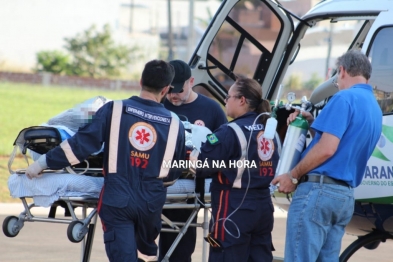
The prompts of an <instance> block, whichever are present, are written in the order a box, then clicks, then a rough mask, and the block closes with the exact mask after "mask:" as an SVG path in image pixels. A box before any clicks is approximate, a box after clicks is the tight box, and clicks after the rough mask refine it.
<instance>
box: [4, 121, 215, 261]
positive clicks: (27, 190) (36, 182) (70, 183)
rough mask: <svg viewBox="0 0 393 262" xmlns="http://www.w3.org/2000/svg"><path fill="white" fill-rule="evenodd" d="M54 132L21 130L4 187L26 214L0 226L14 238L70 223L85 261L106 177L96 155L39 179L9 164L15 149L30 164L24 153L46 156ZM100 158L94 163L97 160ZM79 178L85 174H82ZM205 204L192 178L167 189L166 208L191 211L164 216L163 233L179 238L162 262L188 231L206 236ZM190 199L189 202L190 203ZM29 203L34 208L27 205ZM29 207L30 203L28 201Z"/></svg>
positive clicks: (207, 183)
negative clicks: (43, 212)
mask: <svg viewBox="0 0 393 262" xmlns="http://www.w3.org/2000/svg"><path fill="white" fill-rule="evenodd" d="M60 132H61V131H59V129H58V128H55V127H48V126H45V127H42V126H37V127H30V128H26V129H23V130H22V131H21V132H20V133H19V135H18V137H17V139H16V140H15V143H14V151H13V153H12V154H11V157H10V160H9V163H8V169H9V172H10V174H11V175H10V177H9V179H8V187H9V189H10V193H11V196H12V197H15V198H20V199H21V201H22V204H23V206H24V211H23V212H21V213H20V214H19V216H8V217H7V218H6V219H5V220H4V222H3V232H4V234H5V235H6V236H8V237H15V236H17V235H18V233H19V231H20V230H21V229H22V227H23V225H24V223H25V222H48V223H63V224H69V225H68V229H67V237H68V239H69V240H70V241H71V242H74V243H79V242H82V243H81V252H82V253H81V261H89V259H90V253H91V249H92V243H93V239H94V231H95V225H96V221H97V203H98V197H99V194H100V191H101V188H102V186H103V183H104V178H103V177H102V175H101V171H102V169H101V168H98V167H96V166H95V164H94V162H95V161H98V162H100V160H99V159H98V158H99V157H100V155H96V156H92V157H91V158H90V159H87V161H86V162H87V164H82V165H81V166H76V167H69V168H67V169H66V170H57V171H56V170H45V172H44V173H43V175H42V177H40V178H37V179H32V180H30V179H28V178H27V177H26V176H25V173H24V171H25V170H24V169H18V170H13V168H12V165H13V162H14V158H15V156H16V155H17V153H18V150H19V151H21V152H22V155H23V156H24V157H25V158H26V161H27V162H28V157H27V154H26V153H27V152H28V151H30V152H31V153H32V154H33V155H34V154H37V153H38V154H43V153H46V152H47V151H48V150H50V149H51V148H53V147H55V146H57V145H58V144H60V143H61V142H62V137H61V134H60ZM97 159H98V160H97ZM81 173H83V174H81ZM209 187H210V180H209V179H206V181H205V186H204V188H206V189H207V190H206V191H208V189H209ZM204 195H205V196H204V201H205V203H202V202H201V201H200V200H199V197H200V194H199V193H196V192H195V181H194V180H193V179H189V178H187V179H178V180H177V181H176V182H175V183H173V184H172V185H169V186H168V187H167V200H166V203H165V205H164V209H184V208H185V209H192V210H193V212H192V214H191V215H190V217H189V218H188V220H187V221H186V222H185V223H184V222H176V221H171V220H169V219H168V218H167V217H165V216H164V215H162V223H163V225H167V226H168V227H166V228H163V231H165V232H173V233H177V238H176V240H175V241H174V243H173V245H172V246H171V248H170V249H169V250H168V252H167V254H166V255H165V257H164V260H163V261H167V260H168V259H169V257H170V255H171V254H172V252H173V250H174V249H175V248H176V246H177V245H178V243H179V241H180V240H181V238H182V237H183V236H184V234H185V232H186V231H187V229H188V228H189V227H202V228H203V230H204V236H206V235H207V231H208V222H209V208H210V194H209V193H208V192H206V193H205V194H204ZM189 199H194V201H193V203H190V201H188V200H189ZM30 200H32V203H30V204H28V202H29V201H30ZM30 202H31V201H30ZM34 207H48V208H49V211H48V216H46V217H45V216H35V215H34ZM58 207H62V208H64V209H65V217H64V218H58V217H56V210H57V208H58ZM77 208H82V215H81V216H80V217H78V216H77V215H76V212H75V210H76V209H77ZM201 209H203V210H204V217H203V222H202V223H192V221H193V219H194V217H195V216H197V215H198V212H199V211H200V210H201ZM203 243H204V244H203V250H202V252H203V260H205V258H206V254H207V244H206V243H205V242H203Z"/></svg>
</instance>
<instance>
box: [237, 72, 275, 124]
mask: <svg viewBox="0 0 393 262" xmlns="http://www.w3.org/2000/svg"><path fill="white" fill-rule="evenodd" d="M235 84H236V90H237V93H238V95H239V96H244V97H245V98H246V101H247V103H248V105H249V107H250V109H251V110H252V111H255V112H256V113H257V114H258V115H259V114H260V113H263V112H271V108H270V103H269V101H267V100H266V99H263V98H262V88H261V85H260V84H259V83H258V82H257V81H256V80H254V79H251V78H246V77H243V76H236V82H235ZM268 117H269V116H268V115H262V116H261V117H260V118H259V119H258V121H259V122H260V123H262V124H264V125H265V123H266V120H267V119H268Z"/></svg>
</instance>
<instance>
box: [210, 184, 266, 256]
mask: <svg viewBox="0 0 393 262" xmlns="http://www.w3.org/2000/svg"><path fill="white" fill-rule="evenodd" d="M244 194H245V190H244V189H233V188H232V189H226V190H212V220H211V221H210V232H211V233H210V236H211V237H213V238H214V239H215V240H218V241H217V242H218V243H219V245H220V247H212V246H210V252H209V261H212V262H218V261H223V262H224V261H225V262H231V261H263V262H264V261H269V262H271V261H272V260H273V255H272V251H273V250H274V248H273V245H272V236H271V232H272V230H273V220H274V218H273V212H274V207H273V204H272V201H271V197H270V195H269V193H268V189H249V190H248V192H247V195H246V197H245V199H244V201H243V197H244ZM236 209H237V210H236ZM235 210H236V211H235Z"/></svg>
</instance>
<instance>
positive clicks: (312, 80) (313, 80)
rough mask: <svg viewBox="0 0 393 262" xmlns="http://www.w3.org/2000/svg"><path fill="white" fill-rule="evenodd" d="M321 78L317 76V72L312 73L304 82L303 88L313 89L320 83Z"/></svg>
mask: <svg viewBox="0 0 393 262" xmlns="http://www.w3.org/2000/svg"><path fill="white" fill-rule="evenodd" d="M322 81H323V79H322V78H320V77H319V76H318V74H317V73H315V72H314V73H312V74H311V77H310V79H308V80H307V81H306V82H304V88H305V89H307V90H314V89H315V88H316V87H317V86H318V85H319V84H320V83H322Z"/></svg>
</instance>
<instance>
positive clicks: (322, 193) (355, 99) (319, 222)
mask: <svg viewBox="0 0 393 262" xmlns="http://www.w3.org/2000/svg"><path fill="white" fill-rule="evenodd" d="M336 68H337V70H338V72H337V83H336V85H337V88H338V89H339V91H338V92H337V93H336V94H335V95H334V96H333V97H332V98H331V99H330V100H329V102H328V103H327V105H326V106H325V107H324V108H323V110H322V112H321V113H320V114H319V115H318V117H317V118H316V119H315V121H314V117H313V116H312V115H311V114H310V113H309V112H305V113H302V114H303V116H304V117H305V118H306V119H307V121H308V122H309V123H310V127H311V128H310V131H311V134H312V135H313V140H312V141H311V143H310V144H309V145H308V147H307V148H306V150H305V151H304V152H303V153H302V156H301V160H300V162H299V163H298V164H297V165H296V166H295V167H294V168H293V169H292V170H290V171H289V172H288V173H286V174H278V175H279V176H277V177H276V178H275V179H274V180H273V181H272V183H274V184H277V183H279V188H278V191H279V192H282V193H290V192H293V191H295V189H296V191H295V193H294V194H293V199H292V202H291V205H290V206H289V210H288V218H287V232H286V241H285V256H284V257H285V261H291V262H292V261H294V262H297V261H301V262H303V261H338V260H339V255H340V249H341V240H342V237H343V235H344V232H345V227H346V225H347V224H348V223H349V221H350V220H351V218H352V215H353V211H354V204H355V201H354V189H353V188H355V187H357V186H359V185H360V183H361V182H362V179H363V175H364V172H365V170H366V165H367V161H368V159H369V158H370V156H371V154H372V153H373V151H374V149H375V146H376V144H377V142H378V140H379V139H380V137H381V131H382V111H381V108H380V107H379V105H378V102H377V100H376V98H375V96H374V94H373V87H372V86H370V85H369V84H368V80H369V79H370V76H371V70H372V68H371V63H370V61H369V59H368V57H367V56H366V55H364V54H363V53H362V52H361V51H359V50H350V51H348V52H346V53H345V54H343V55H342V56H340V57H339V58H338V59H337V62H336ZM298 114H299V111H296V112H294V113H292V114H291V115H290V116H289V118H288V121H287V122H288V123H290V122H292V121H293V120H294V119H295V117H296V116H297V115H298Z"/></svg>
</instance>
